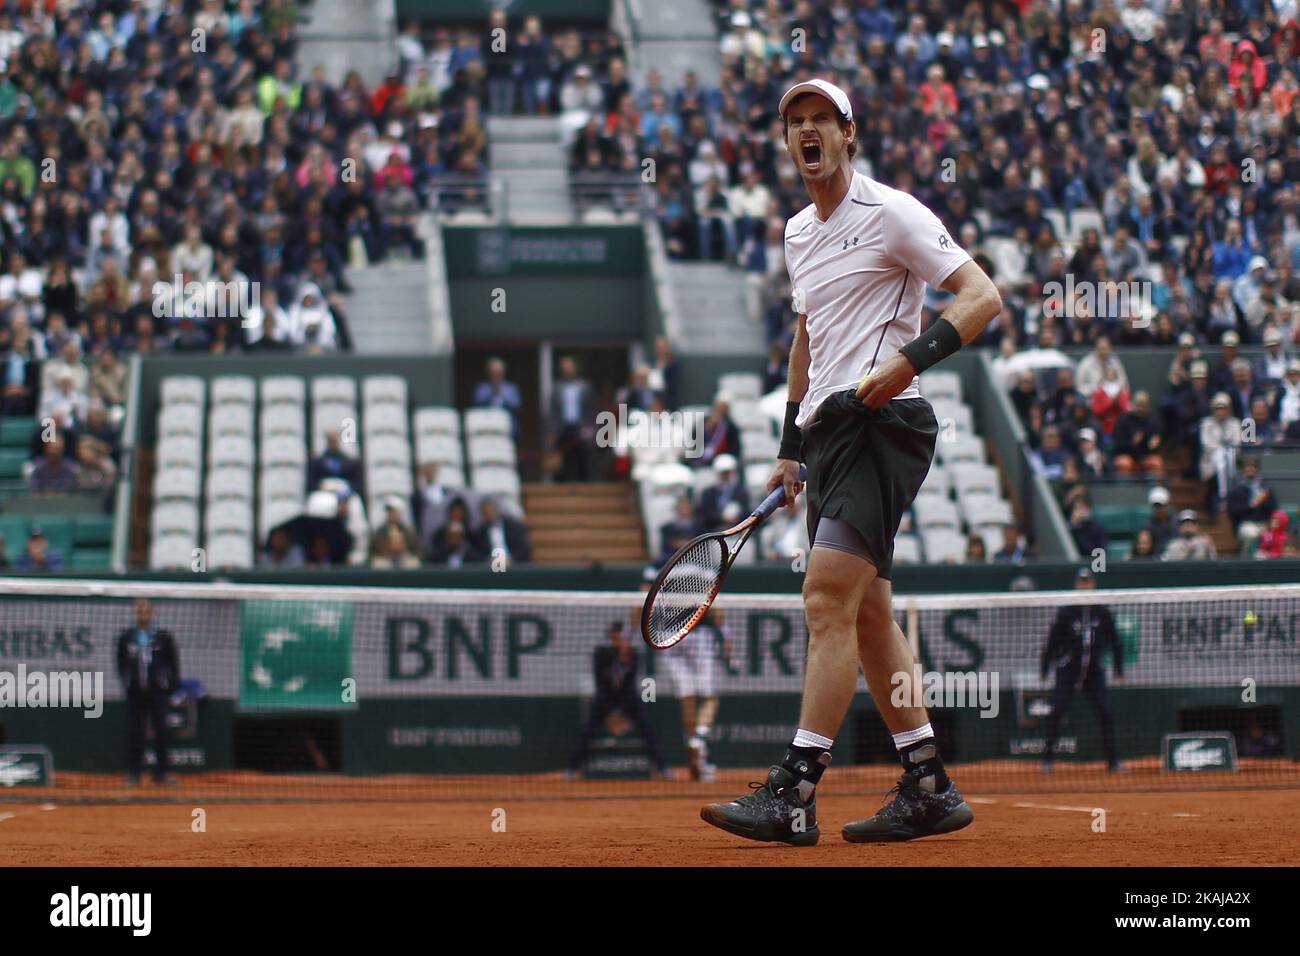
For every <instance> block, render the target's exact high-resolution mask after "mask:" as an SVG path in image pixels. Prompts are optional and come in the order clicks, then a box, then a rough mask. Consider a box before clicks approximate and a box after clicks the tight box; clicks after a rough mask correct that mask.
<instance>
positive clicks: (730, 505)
mask: <svg viewBox="0 0 1300 956" xmlns="http://www.w3.org/2000/svg"><path fill="white" fill-rule="evenodd" d="M738 467H739V463H738V462H737V461H736V458H735V457H734V456H733V455H728V454H722V455H718V456H717V457H716V458H715V459H713V474H714V476H715V477H716V479H717V481H716V483H715V484H713V485H712V486H711V487H709V488H706V489H704V493H703V494H701V495H700V523H699V528H700V533H701V534H703V533H704V532H706V531H721V530H723V529H725V528H728V527H730V526H731V525H733V524H735V523H736V522H737V521H739V520H740V519H741V518H743V517H744V516H745V515H747V514H749V511H750V505H749V491H748V489H746V488H745V485H744V483H743V482H741V481H740V479H739V477H738V476H737V468H738Z"/></svg>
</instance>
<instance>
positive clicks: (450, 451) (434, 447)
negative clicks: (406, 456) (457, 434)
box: [415, 435, 465, 468]
mask: <svg viewBox="0 0 1300 956" xmlns="http://www.w3.org/2000/svg"><path fill="white" fill-rule="evenodd" d="M415 461H416V463H417V464H420V465H423V464H424V463H425V462H430V461H436V462H438V463H439V464H440V465H453V466H455V467H456V468H461V467H463V465H464V463H465V456H464V455H463V454H461V450H460V440H459V439H457V438H453V437H452V436H450V435H419V436H417V437H416V439H415Z"/></svg>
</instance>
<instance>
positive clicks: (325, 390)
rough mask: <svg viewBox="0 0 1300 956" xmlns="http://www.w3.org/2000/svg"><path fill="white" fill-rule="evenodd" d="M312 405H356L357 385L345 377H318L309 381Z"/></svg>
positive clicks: (351, 379)
mask: <svg viewBox="0 0 1300 956" xmlns="http://www.w3.org/2000/svg"><path fill="white" fill-rule="evenodd" d="M311 403H312V404H313V405H340V404H341V405H356V403H357V383H356V380H355V379H353V378H349V377H348V376H346V375H318V376H316V377H315V378H313V379H312V380H311Z"/></svg>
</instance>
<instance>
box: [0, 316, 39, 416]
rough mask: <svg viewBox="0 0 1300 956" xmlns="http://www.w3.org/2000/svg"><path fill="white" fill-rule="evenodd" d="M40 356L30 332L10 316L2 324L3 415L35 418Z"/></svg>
mask: <svg viewBox="0 0 1300 956" xmlns="http://www.w3.org/2000/svg"><path fill="white" fill-rule="evenodd" d="M40 359H41V353H40V351H39V350H38V348H37V345H36V342H35V340H34V339H33V337H32V332H31V328H30V327H29V326H27V325H26V323H25V321H24V322H17V321H15V319H14V318H13V317H12V316H11V318H10V324H9V326H8V327H6V326H4V325H3V324H0V373H2V377H0V415H15V416H31V415H34V414H36V401H37V396H38V395H39V393H40V373H41V362H40Z"/></svg>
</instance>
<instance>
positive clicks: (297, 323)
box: [288, 282, 338, 355]
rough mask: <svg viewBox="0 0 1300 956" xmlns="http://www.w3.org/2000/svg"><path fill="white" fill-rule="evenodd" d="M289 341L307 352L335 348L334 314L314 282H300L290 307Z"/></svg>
mask: <svg viewBox="0 0 1300 956" xmlns="http://www.w3.org/2000/svg"><path fill="white" fill-rule="evenodd" d="M288 340H289V341H290V342H292V343H293V344H294V345H295V346H297V347H299V348H301V349H302V350H303V351H304V352H305V353H306V354H308V355H319V354H321V353H322V352H333V351H336V350H337V348H338V332H337V329H336V327H335V325H334V316H333V314H332V313H331V312H330V308H329V306H328V305H327V304H326V303H325V300H324V297H323V296H322V295H321V291H320V289H318V288H317V287H316V285H315V284H314V283H311V282H305V283H303V285H302V287H301V288H300V289H299V290H298V301H297V302H296V303H294V305H293V306H292V307H291V308H290V309H289V335H288Z"/></svg>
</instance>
